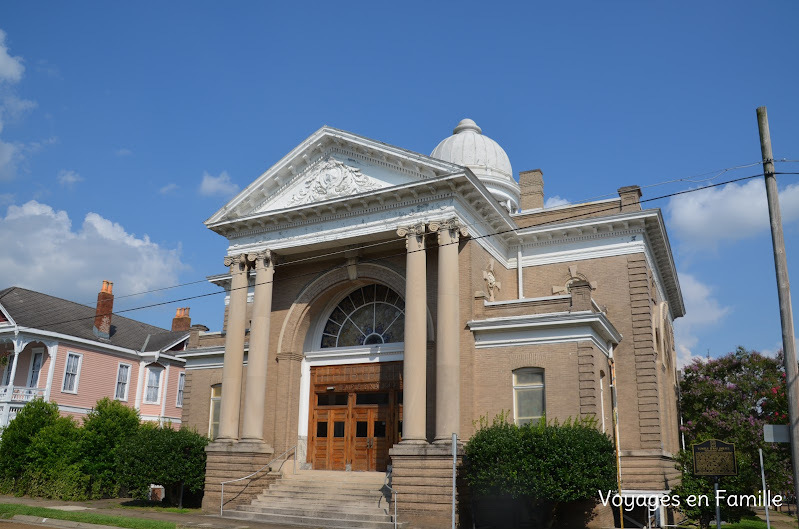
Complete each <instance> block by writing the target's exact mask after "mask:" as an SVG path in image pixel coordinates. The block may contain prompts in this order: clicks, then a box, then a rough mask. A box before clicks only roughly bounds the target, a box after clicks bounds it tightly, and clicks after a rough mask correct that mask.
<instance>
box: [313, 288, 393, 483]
mask: <svg viewBox="0 0 799 529" xmlns="http://www.w3.org/2000/svg"><path fill="white" fill-rule="evenodd" d="M404 308H405V303H404V300H403V299H402V297H401V296H400V295H399V294H397V293H396V292H395V291H394V290H392V289H391V288H389V287H387V286H385V285H382V284H378V283H375V284H369V285H366V286H362V287H359V288H356V289H354V290H352V291H350V292H349V293H347V294H346V295H345V296H344V297H343V298H341V299H340V300H339V301H338V303H337V304H336V305H335V306H334V307H333V309H332V310H330V311H329V313H328V315H327V317H326V318H323V319H322V324H321V335H317V336H318V343H317V344H316V345H317V347H318V348H319V349H318V351H319V352H320V353H322V354H324V355H325V358H326V359H327V361H326V362H323V363H319V364H317V365H312V366H311V367H310V384H309V386H310V392H309V393H310V395H309V399H310V400H309V408H308V410H309V413H308V462H309V463H311V465H312V467H313V468H314V469H318V470H362V471H385V470H386V467H387V466H388V464H389V458H388V451H389V449H390V448H391V446H393V445H394V444H395V443H397V442H399V440H400V439H401V436H402V362H401V361H380V360H381V358H380V353H381V352H382V351H384V350H389V351H391V352H393V353H394V358H396V355H397V354H399V353H401V345H402V341H403V339H404V332H405V313H404ZM348 359H349V360H348ZM356 359H357V362H355V360H356ZM384 359H386V358H384ZM350 362H352V363H350Z"/></svg>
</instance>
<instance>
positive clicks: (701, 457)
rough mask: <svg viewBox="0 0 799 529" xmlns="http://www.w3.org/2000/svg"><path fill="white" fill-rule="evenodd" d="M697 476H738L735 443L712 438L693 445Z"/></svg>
mask: <svg viewBox="0 0 799 529" xmlns="http://www.w3.org/2000/svg"><path fill="white" fill-rule="evenodd" d="M692 448H693V451H694V475H695V476H737V475H738V465H737V464H736V463H735V445H734V444H731V443H725V442H724V441H719V440H718V439H710V440H709V441H705V442H704V443H699V444H695V445H693V446H692Z"/></svg>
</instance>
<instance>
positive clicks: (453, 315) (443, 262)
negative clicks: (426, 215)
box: [430, 218, 468, 443]
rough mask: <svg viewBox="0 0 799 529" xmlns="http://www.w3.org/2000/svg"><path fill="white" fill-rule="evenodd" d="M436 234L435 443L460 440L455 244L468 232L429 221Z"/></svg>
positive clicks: (451, 221) (454, 225) (455, 225)
mask: <svg viewBox="0 0 799 529" xmlns="http://www.w3.org/2000/svg"><path fill="white" fill-rule="evenodd" d="M430 231H432V232H438V303H437V305H438V317H437V327H436V406H435V409H436V437H435V442H436V443H450V442H451V441H452V434H453V433H456V434H458V436H459V437H460V318H459V309H460V303H459V300H458V288H459V285H458V278H459V277H460V271H459V269H458V242H459V240H460V237H461V235H463V236H466V235H467V233H468V232H467V231H466V228H465V227H464V226H461V225H460V222H459V221H458V219H456V218H453V219H449V220H445V221H442V222H431V223H430Z"/></svg>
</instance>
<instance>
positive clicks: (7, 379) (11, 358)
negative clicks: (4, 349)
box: [3, 355, 17, 386]
mask: <svg viewBox="0 0 799 529" xmlns="http://www.w3.org/2000/svg"><path fill="white" fill-rule="evenodd" d="M16 358H17V355H10V356H9V357H8V364H7V365H6V372H5V373H4V374H3V385H4V386H8V385H9V384H11V370H12V369H13V367H14V361H15V360H16Z"/></svg>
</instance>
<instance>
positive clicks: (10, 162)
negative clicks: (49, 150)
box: [0, 139, 24, 182]
mask: <svg viewBox="0 0 799 529" xmlns="http://www.w3.org/2000/svg"><path fill="white" fill-rule="evenodd" d="M23 159H24V156H23V145H22V144H20V143H17V142H14V143H8V142H5V141H3V140H1V139H0V182H1V181H3V180H12V179H13V178H14V177H16V176H17V168H18V167H19V164H20V163H21V162H22V160H23Z"/></svg>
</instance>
